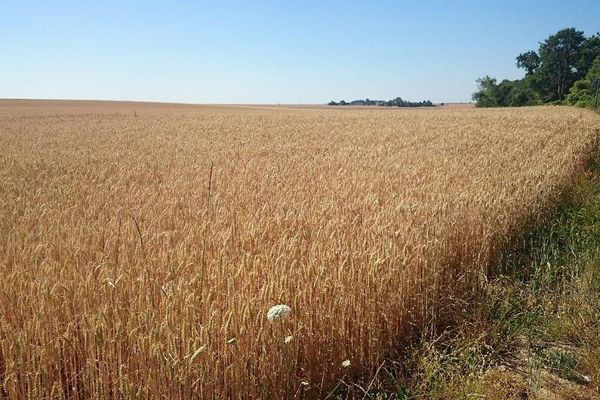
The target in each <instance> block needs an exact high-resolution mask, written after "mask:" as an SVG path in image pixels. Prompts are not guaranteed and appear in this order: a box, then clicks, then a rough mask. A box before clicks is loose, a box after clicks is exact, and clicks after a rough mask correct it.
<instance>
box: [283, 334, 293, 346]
mask: <svg viewBox="0 0 600 400" xmlns="http://www.w3.org/2000/svg"><path fill="white" fill-rule="evenodd" d="M292 340H294V337H293V336H292V335H290V336H286V337H285V339H284V340H283V341H284V342H285V344H288V343H289V342H291V341H292Z"/></svg>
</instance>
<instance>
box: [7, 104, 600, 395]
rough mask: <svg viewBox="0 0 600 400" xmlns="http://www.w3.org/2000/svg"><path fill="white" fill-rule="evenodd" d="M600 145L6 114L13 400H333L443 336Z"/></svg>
mask: <svg viewBox="0 0 600 400" xmlns="http://www.w3.org/2000/svg"><path fill="white" fill-rule="evenodd" d="M598 126H600V119H599V118H598V117H597V116H596V115H594V114H593V113H591V112H588V111H585V110H579V109H572V108H565V107H538V108H524V109H518V110H517V109H490V110H480V109H443V110H441V109H432V110H388V109H386V110H380V109H373V110H332V109H310V108H297V109H292V108H289V109H286V108H275V107H274V108H268V107H264V108H250V107H248V108H243V107H237V108H236V107H192V106H175V105H172V106H167V105H143V104H121V105H118V104H111V103H107V104H102V103H98V104H96V103H72V104H71V103H42V102H40V103H19V102H8V101H7V102H3V103H0V149H1V150H0V274H1V275H0V276H1V280H0V307H1V314H0V326H1V331H0V332H1V333H0V335H1V336H0V377H1V380H0V387H1V389H0V390H1V392H2V393H3V394H4V395H9V396H10V397H14V398H27V397H29V398H67V397H69V398H82V399H83V398H102V399H104V398H106V399H109V398H136V397H139V398H157V397H159V396H160V395H164V396H165V397H166V398H242V397H244V398H249V397H254V398H289V397H294V396H297V397H301V396H309V397H324V396H325V395H326V394H327V390H328V389H331V388H332V387H333V386H335V384H336V382H337V380H338V379H339V378H341V377H342V376H344V375H345V374H349V373H360V371H366V370H369V369H373V368H376V367H377V365H379V364H380V363H381V360H382V359H383V358H384V357H386V355H389V354H391V353H393V352H394V351H396V350H397V349H398V346H399V345H400V344H402V343H403V342H404V341H405V340H406V339H407V338H409V337H410V336H411V335H414V334H415V332H420V333H423V332H425V331H426V330H427V329H431V328H432V327H435V326H438V325H440V324H443V323H444V322H445V320H446V319H447V318H449V315H448V313H449V312H450V311H449V306H448V305H449V304H450V303H451V301H450V300H451V299H453V298H457V297H460V296H462V295H463V294H464V293H466V292H467V291H468V290H471V289H473V288H476V287H477V285H478V284H479V283H480V282H481V281H482V279H484V278H485V276H486V274H487V273H488V271H490V268H492V267H493V262H494V260H495V257H496V256H497V255H498V252H499V251H500V250H501V248H502V246H503V245H505V244H506V243H508V242H509V241H510V240H511V239H512V238H513V237H515V236H518V235H519V234H520V233H522V232H524V231H525V230H526V229H527V228H528V227H530V226H531V225H532V224H534V223H536V222H538V221H541V220H542V219H543V218H544V216H546V215H547V214H548V213H549V212H550V211H551V210H552V208H553V207H555V206H557V205H558V204H559V202H560V198H561V196H562V194H564V193H565V191H567V190H568V189H569V188H570V185H571V180H572V178H573V176H574V174H575V172H576V171H577V169H578V168H579V163H580V162H581V161H582V160H584V159H585V158H586V157H588V156H589V155H590V153H591V152H592V151H593V150H594V149H595V145H596V140H597V137H598V134H599V128H598ZM275 305H280V306H279V307H280V308H279V309H278V310H277V314H276V315H277V318H275V317H273V318H267V312H268V311H269V310H270V309H271V307H273V306H275ZM283 305H287V306H289V307H290V309H291V311H290V310H287V309H285V308H283ZM273 312H275V311H273ZM270 315H271V316H273V315H275V314H270Z"/></svg>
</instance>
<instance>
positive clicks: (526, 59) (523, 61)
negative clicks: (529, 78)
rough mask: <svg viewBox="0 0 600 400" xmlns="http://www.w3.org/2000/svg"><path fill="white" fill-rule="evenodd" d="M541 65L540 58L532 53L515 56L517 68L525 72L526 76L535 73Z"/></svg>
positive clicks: (531, 51)
mask: <svg viewBox="0 0 600 400" xmlns="http://www.w3.org/2000/svg"><path fill="white" fill-rule="evenodd" d="M540 63H541V60H540V56H538V54H537V53H536V52H535V51H533V50H530V51H527V52H525V53H521V54H519V55H518V56H517V67H518V68H523V69H524V70H526V71H527V75H531V74H533V73H535V72H536V71H537V69H538V68H539V66H540Z"/></svg>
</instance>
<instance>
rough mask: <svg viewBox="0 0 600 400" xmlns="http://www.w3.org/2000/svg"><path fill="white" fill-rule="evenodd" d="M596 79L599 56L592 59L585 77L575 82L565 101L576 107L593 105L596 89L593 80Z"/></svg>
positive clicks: (599, 68)
mask: <svg viewBox="0 0 600 400" xmlns="http://www.w3.org/2000/svg"><path fill="white" fill-rule="evenodd" d="M598 80H600V56H598V57H596V59H595V60H594V61H593V63H592V65H591V67H590V69H589V71H588V73H587V74H586V75H585V77H583V78H582V79H580V80H578V81H576V82H575V84H574V85H573V87H572V88H571V91H570V92H569V95H568V96H567V103H568V104H571V105H575V106H578V107H591V106H592V105H594V100H595V95H596V90H597V88H596V87H594V82H598ZM596 84H598V83H596Z"/></svg>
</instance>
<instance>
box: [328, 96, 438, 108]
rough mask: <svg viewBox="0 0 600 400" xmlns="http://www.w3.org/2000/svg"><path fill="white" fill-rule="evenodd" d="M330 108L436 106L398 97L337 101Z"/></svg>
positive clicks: (427, 102) (428, 101)
mask: <svg viewBox="0 0 600 400" xmlns="http://www.w3.org/2000/svg"><path fill="white" fill-rule="evenodd" d="M328 104H329V105H330V106H348V105H350V106H375V105H377V106H382V107H434V104H433V103H432V102H431V100H423V101H419V102H414V101H408V100H403V99H402V97H396V98H395V99H393V100H387V101H385V100H371V99H368V98H367V99H365V100H352V101H351V102H349V103H348V102H346V101H345V100H341V101H340V102H339V103H338V102H335V101H330V102H329V103H328Z"/></svg>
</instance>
